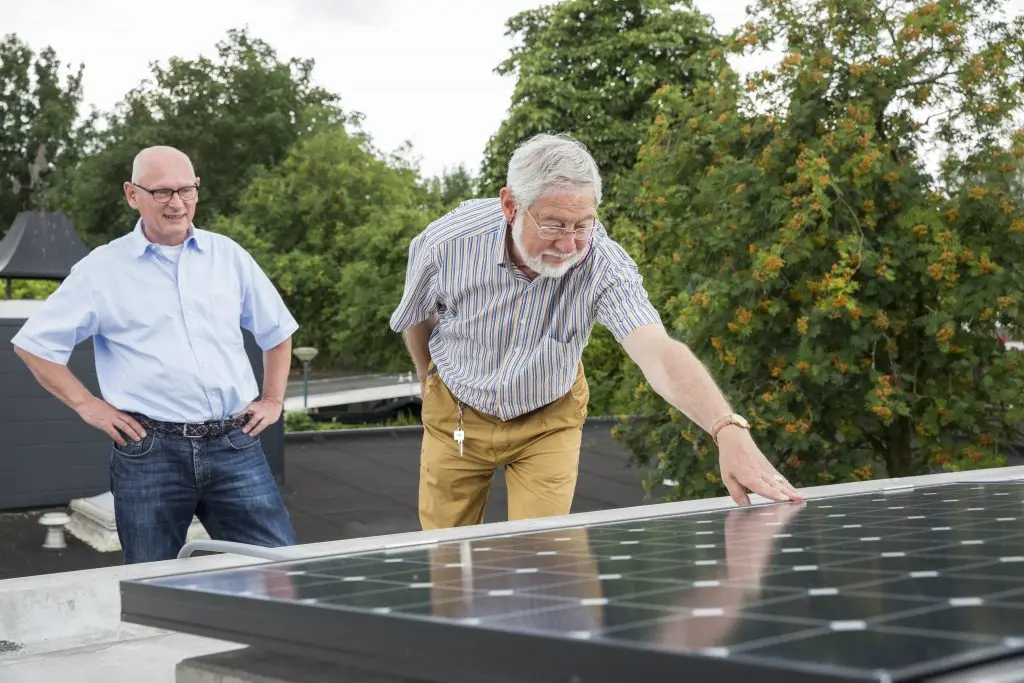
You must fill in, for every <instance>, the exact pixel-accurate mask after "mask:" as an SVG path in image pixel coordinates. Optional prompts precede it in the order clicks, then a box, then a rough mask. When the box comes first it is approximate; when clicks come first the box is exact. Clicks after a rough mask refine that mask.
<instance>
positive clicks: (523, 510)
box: [419, 363, 590, 529]
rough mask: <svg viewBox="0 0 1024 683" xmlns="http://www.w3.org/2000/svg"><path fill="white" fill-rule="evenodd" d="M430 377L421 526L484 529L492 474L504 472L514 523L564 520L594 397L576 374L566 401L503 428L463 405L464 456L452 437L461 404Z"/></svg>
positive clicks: (425, 394)
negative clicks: (551, 518) (560, 517)
mask: <svg viewBox="0 0 1024 683" xmlns="http://www.w3.org/2000/svg"><path fill="white" fill-rule="evenodd" d="M430 370H431V371H430V372H429V374H428V375H427V380H426V382H425V386H424V392H423V412H422V420H423V446H422V448H421V450H420V490H419V509H420V524H421V525H422V527H423V528H424V529H444V528H450V527H456V526H466V525H470V524H480V523H481V522H483V519H484V508H485V507H486V504H487V495H488V493H489V491H490V487H491V479H492V478H493V476H494V470H495V469H496V468H498V467H503V468H504V469H505V485H506V488H507V489H508V518H509V520H517V519H528V518H533V517H549V516H553V515H565V514H568V513H569V508H570V507H571V506H572V498H573V493H574V492H575V490H576V476H577V471H578V468H579V461H580V443H581V441H582V438H583V423H584V422H585V420H586V417H587V402H588V401H589V398H590V390H589V387H588V386H587V380H586V378H585V377H584V374H583V364H582V363H581V364H580V366H579V371H578V372H577V375H576V381H575V382H574V383H573V386H572V389H570V391H569V393H567V394H566V395H565V396H563V397H562V398H560V399H558V400H557V401H555V402H553V403H550V404H548V405H546V406H544V407H542V408H539V409H537V410H535V411H533V412H531V413H527V414H526V415H523V416H520V417H518V418H515V419H513V420H509V421H507V422H506V421H502V420H500V419H498V418H496V417H492V416H490V415H486V414H484V413H480V412H477V411H476V410H474V409H472V408H470V407H469V406H466V405H463V407H462V418H463V430H464V431H465V441H464V442H463V453H462V455H461V456H460V455H459V447H458V444H457V443H456V442H455V439H454V433H455V428H456V424H457V414H458V401H457V399H456V398H455V397H454V396H452V394H451V392H450V391H449V390H448V388H447V387H446V386H445V385H444V382H442V381H441V378H440V377H439V376H438V374H437V373H436V372H434V371H433V366H431V369H430Z"/></svg>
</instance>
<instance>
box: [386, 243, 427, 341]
mask: <svg viewBox="0 0 1024 683" xmlns="http://www.w3.org/2000/svg"><path fill="white" fill-rule="evenodd" d="M436 274H437V266H436V264H435V263H434V255H433V252H432V250H431V249H430V248H429V247H428V245H427V244H426V243H425V239H424V236H423V235H417V236H416V237H414V238H413V240H412V242H411V243H410V244H409V263H408V266H407V267H406V272H405V291H404V292H403V293H402V300H401V301H400V302H399V304H398V308H396V309H395V311H394V313H392V314H391V329H392V330H394V331H395V332H402V331H404V330H407V329H409V328H410V327H412V326H413V325H417V324H419V323H421V322H423V321H424V320H426V319H427V318H429V317H430V316H431V314H432V313H434V311H435V310H436V309H437V295H436V286H435V277H436Z"/></svg>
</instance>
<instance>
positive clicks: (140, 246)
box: [130, 218, 203, 256]
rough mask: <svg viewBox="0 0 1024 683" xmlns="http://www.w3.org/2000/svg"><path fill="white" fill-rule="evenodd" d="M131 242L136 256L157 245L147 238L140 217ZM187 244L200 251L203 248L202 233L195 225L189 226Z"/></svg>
mask: <svg viewBox="0 0 1024 683" xmlns="http://www.w3.org/2000/svg"><path fill="white" fill-rule="evenodd" d="M130 244H131V248H132V254H133V255H135V256H142V255H144V254H145V253H146V252H147V251H148V250H149V248H150V247H152V246H155V245H154V244H153V243H152V242H150V241H149V240H148V239H147V238H146V233H144V232H143V231H142V219H141V218H140V219H139V220H138V221H136V222H135V229H134V230H132V234H131V238H130ZM185 245H186V246H193V247H195V248H196V249H199V250H200V251H202V250H203V242H202V240H201V239H200V235H199V234H198V233H197V232H196V227H195V226H194V225H191V224H190V225H189V226H188V237H187V238H185Z"/></svg>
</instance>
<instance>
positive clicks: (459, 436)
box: [455, 401, 466, 458]
mask: <svg viewBox="0 0 1024 683" xmlns="http://www.w3.org/2000/svg"><path fill="white" fill-rule="evenodd" d="M457 405H458V413H457V415H458V418H457V422H456V424H455V443H457V444H459V457H460V458H461V457H462V442H463V441H465V440H466V432H465V430H464V429H463V424H462V401H458V402H457Z"/></svg>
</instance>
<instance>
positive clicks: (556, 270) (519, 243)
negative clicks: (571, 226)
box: [512, 214, 580, 278]
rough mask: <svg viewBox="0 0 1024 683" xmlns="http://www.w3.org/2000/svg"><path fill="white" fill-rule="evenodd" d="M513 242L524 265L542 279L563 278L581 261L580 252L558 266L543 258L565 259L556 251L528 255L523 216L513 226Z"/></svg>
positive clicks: (546, 250)
mask: <svg viewBox="0 0 1024 683" xmlns="http://www.w3.org/2000/svg"><path fill="white" fill-rule="evenodd" d="M512 242H513V243H514V244H515V245H516V249H518V250H519V256H520V257H521V258H522V259H523V263H525V264H526V266H527V268H529V269H530V270H532V271H533V272H535V273H537V275H540V276H541V277H549V278H559V277H562V276H563V275H565V274H566V273H568V272H569V269H571V268H572V267H573V266H575V265H576V264H577V263H578V262H579V260H580V252H578V251H574V252H573V253H572V254H571V255H570V256H568V257H567V258H564V260H562V261H561V262H559V263H558V264H557V265H553V264H551V263H548V262H546V261H544V258H543V257H544V256H545V255H548V256H553V257H555V258H557V259H563V257H565V255H564V254H563V253H562V252H560V251H558V250H556V249H545V250H544V251H542V252H541V253H540V254H538V255H537V256H531V255H530V254H529V253H527V251H526V247H525V246H524V245H523V214H520V215H518V216H516V220H515V222H514V223H513V224H512Z"/></svg>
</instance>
